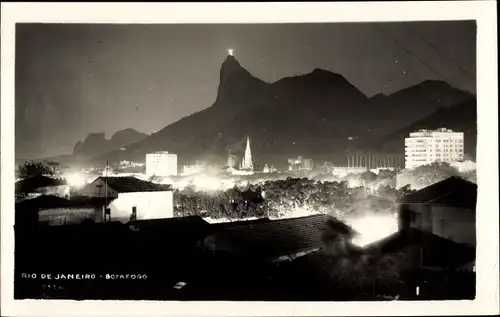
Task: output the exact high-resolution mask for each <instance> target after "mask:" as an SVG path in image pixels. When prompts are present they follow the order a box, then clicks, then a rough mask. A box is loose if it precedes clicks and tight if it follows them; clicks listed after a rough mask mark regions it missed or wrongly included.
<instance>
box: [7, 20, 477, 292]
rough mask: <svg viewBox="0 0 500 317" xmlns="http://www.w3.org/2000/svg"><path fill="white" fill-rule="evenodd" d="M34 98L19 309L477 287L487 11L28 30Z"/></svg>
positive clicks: (26, 72) (22, 124)
mask: <svg viewBox="0 0 500 317" xmlns="http://www.w3.org/2000/svg"><path fill="white" fill-rule="evenodd" d="M15 96H16V139H15V142H16V184H15V195H16V197H15V199H16V211H15V213H16V220H15V230H16V231H15V234H16V253H15V256H16V259H15V261H16V264H15V265H16V272H18V273H16V279H15V281H16V282H15V283H16V285H15V296H16V297H17V298H19V299H20V298H23V299H26V298H38V299H41V298H43V299H83V300H85V299H123V300H125V299H133V300H140V299H144V300H252V301H281V300H283V301H297V300H299V301H304V300H311V301H352V300H356V301H360V300H367V301H371V300H450V299H473V298H474V297H475V293H476V291H475V268H476V267H475V259H476V258H475V249H476V223H475V217H476V199H477V178H476V147H477V100H476V23H475V21H446V22H438V21H435V22H397V23H395V22H391V23H318V24H280V25H277V24H255V25H250V24H234V25H233V24H224V25H222V24H220V25H217V24H214V25H195V24H192V25H188V24H187V25H181V24H172V25H160V24H158V25H154V24H152V25H104V24H102V25H101V24H94V25H91V24H88V25H86V24H18V25H17V28H16V91H15ZM48 275H50V276H52V277H50V278H48V277H47V276H48ZM56 277H57V278H56ZM79 280H83V281H84V282H82V281H79ZM215 285H217V287H215Z"/></svg>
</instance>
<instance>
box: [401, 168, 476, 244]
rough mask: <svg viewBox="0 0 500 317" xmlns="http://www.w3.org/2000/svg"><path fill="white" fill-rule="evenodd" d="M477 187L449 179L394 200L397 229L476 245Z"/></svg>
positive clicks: (467, 182)
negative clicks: (397, 222)
mask: <svg viewBox="0 0 500 317" xmlns="http://www.w3.org/2000/svg"><path fill="white" fill-rule="evenodd" d="M476 201H477V185H476V184H474V183H471V182H469V181H466V180H464V179H462V178H459V177H450V178H447V179H445V180H443V181H441V182H438V183H435V184H433V185H431V186H428V187H425V188H423V189H421V190H419V191H416V192H413V193H410V194H408V195H406V196H404V197H403V198H402V199H400V200H399V201H398V205H399V207H398V208H399V229H400V230H406V229H409V228H417V229H419V230H423V231H427V232H430V233H432V234H435V235H437V236H439V237H442V238H445V239H449V240H452V241H455V242H457V243H462V244H466V245H471V246H475V245H476Z"/></svg>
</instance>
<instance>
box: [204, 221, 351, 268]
mask: <svg viewBox="0 0 500 317" xmlns="http://www.w3.org/2000/svg"><path fill="white" fill-rule="evenodd" d="M212 226H213V228H214V231H215V232H216V233H222V234H223V235H224V236H226V237H227V238H228V239H229V240H230V241H231V242H232V243H233V244H234V245H235V246H236V247H237V248H238V249H241V250H242V251H243V252H250V253H255V254H256V255H257V256H259V257H260V256H262V257H265V258H268V259H274V258H276V257H280V256H285V255H293V254H296V253H299V252H307V251H311V250H314V249H320V248H322V247H323V246H324V243H325V239H326V238H327V235H341V236H352V235H354V231H353V230H352V229H351V228H350V227H349V226H347V225H345V224H344V223H342V222H340V221H338V220H336V219H335V218H333V217H330V216H328V215H312V216H307V217H300V218H290V219H281V220H269V219H266V218H264V219H259V220H255V221H240V222H230V223H220V224H216V225H212Z"/></svg>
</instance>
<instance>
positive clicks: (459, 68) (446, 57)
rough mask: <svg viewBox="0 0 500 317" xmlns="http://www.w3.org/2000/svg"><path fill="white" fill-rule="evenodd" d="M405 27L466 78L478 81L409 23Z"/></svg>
mask: <svg viewBox="0 0 500 317" xmlns="http://www.w3.org/2000/svg"><path fill="white" fill-rule="evenodd" d="M403 25H404V26H405V27H406V30H407V31H408V32H409V33H411V34H412V35H413V36H414V37H416V38H418V39H419V40H420V41H421V42H423V43H425V44H427V46H429V47H431V48H432V49H433V50H434V52H435V53H436V54H438V55H439V56H441V58H443V59H445V60H447V61H448V62H449V63H450V64H453V65H454V66H455V67H456V68H457V69H458V70H460V71H461V72H462V73H463V74H464V75H465V76H467V77H469V78H470V79H472V80H474V81H475V80H476V79H475V77H474V76H473V75H472V74H471V73H469V72H468V71H467V70H466V69H465V68H463V67H462V65H460V64H459V63H458V62H456V61H454V60H452V59H451V58H450V57H448V56H446V54H444V53H443V52H441V50H439V49H438V48H437V47H436V45H434V43H432V42H430V41H427V40H425V39H424V38H423V37H422V36H421V35H419V34H418V33H417V32H415V31H414V30H412V29H411V28H410V26H409V25H408V24H407V23H403Z"/></svg>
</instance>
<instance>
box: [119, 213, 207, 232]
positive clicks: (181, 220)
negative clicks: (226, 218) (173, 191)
mask: <svg viewBox="0 0 500 317" xmlns="http://www.w3.org/2000/svg"><path fill="white" fill-rule="evenodd" d="M127 225H128V226H129V227H130V228H132V229H133V230H135V231H142V232H148V231H149V232H151V231H158V232H162V233H167V234H168V233H169V231H172V230H175V231H178V230H190V229H194V228H207V227H208V226H209V223H208V222H206V221H205V220H203V218H201V217H199V216H188V217H175V218H163V219H148V220H134V221H129V222H127Z"/></svg>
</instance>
